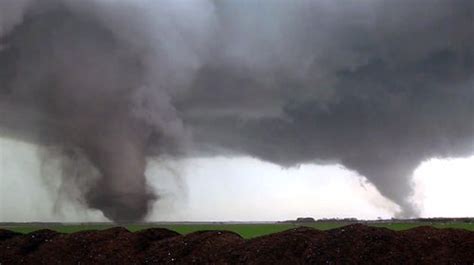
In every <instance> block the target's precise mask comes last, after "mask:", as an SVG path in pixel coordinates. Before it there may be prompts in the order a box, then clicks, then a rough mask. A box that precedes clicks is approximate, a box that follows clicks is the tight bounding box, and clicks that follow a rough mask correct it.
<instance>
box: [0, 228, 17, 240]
mask: <svg viewBox="0 0 474 265" xmlns="http://www.w3.org/2000/svg"><path fill="white" fill-rule="evenodd" d="M20 235H22V234H21V233H17V232H13V231H10V230H6V229H0V241H3V240H7V239H10V238H12V237H15V236H20Z"/></svg>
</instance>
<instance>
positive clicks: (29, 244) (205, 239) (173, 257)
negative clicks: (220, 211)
mask: <svg viewBox="0 0 474 265" xmlns="http://www.w3.org/2000/svg"><path fill="white" fill-rule="evenodd" d="M190 263H191V264H192V263H194V264H469V265H472V264H473V263H474V232H469V231H466V230H456V229H435V228H432V227H419V228H415V229H411V230H407V231H402V232H395V231H392V230H388V229H385V228H375V227H368V226H364V225H350V226H346V227H342V228H338V229H333V230H328V231H319V230H315V229H311V228H306V227H300V228H296V229H291V230H288V231H284V232H281V233H276V234H272V235H267V236H262V237H257V238H254V239H250V240H244V239H242V237H240V236H239V235H237V234H235V233H232V232H227V231H201V232H196V233H191V234H188V235H179V234H178V233H176V232H173V231H170V230H167V229H160V228H153V229H147V230H143V231H140V232H135V233H132V232H129V231H128V230H126V229H124V228H112V229H107V230H103V231H83V232H78V233H72V234H60V233H57V232H54V231H51V230H40V231H36V232H34V233H30V234H26V235H19V234H17V233H13V232H9V231H7V230H0V264H2V265H4V264H190Z"/></svg>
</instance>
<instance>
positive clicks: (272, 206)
mask: <svg viewBox="0 0 474 265" xmlns="http://www.w3.org/2000/svg"><path fill="white" fill-rule="evenodd" d="M36 152H37V148H35V146H33V145H30V144H25V143H21V142H15V141H12V140H7V139H0V159H1V160H0V161H1V162H0V221H3V222H5V221H18V222H24V221H71V222H75V221H104V220H106V219H105V218H104V217H103V215H102V214H101V213H100V212H99V211H97V210H89V209H87V208H86V207H85V206H84V205H82V204H81V203H80V201H77V200H76V201H75V200H74V199H71V196H66V197H63V198H69V199H68V200H66V201H64V200H61V195H60V194H58V193H59V192H60V188H59V187H60V185H61V180H60V177H59V176H58V175H56V176H54V175H52V176H51V178H52V180H51V179H50V180H49V181H47V182H46V181H44V179H43V178H42V177H41V176H40V173H39V172H40V170H41V163H40V161H39V159H38V156H37V153H36ZM177 163H178V162H176V161H174V162H173V161H153V162H151V163H150V165H149V167H148V169H147V178H148V181H149V182H150V183H151V184H152V186H153V187H155V188H156V189H159V190H160V194H162V196H163V197H162V199H161V200H159V201H158V202H156V203H155V204H154V205H153V210H152V211H151V213H150V214H149V216H148V217H147V220H149V221H223V220H224V221H231V220H234V221H272V220H286V219H294V218H296V217H300V216H313V217H315V218H331V217H340V218H342V217H357V218H369V219H375V218H378V217H382V218H390V217H392V216H393V215H394V214H395V212H396V211H397V210H399V208H398V206H397V205H395V204H394V203H391V202H390V201H389V200H387V199H385V198H384V197H383V196H381V195H380V193H379V192H378V191H377V190H376V188H375V187H374V186H373V185H371V184H370V183H368V182H367V180H366V179H364V178H363V177H361V176H359V175H357V174H356V173H354V172H353V171H349V170H347V169H344V168H343V167H342V166H336V165H334V166H317V165H310V164H306V165H301V166H299V167H293V168H282V167H281V166H278V165H275V164H270V163H267V162H262V161H259V160H257V159H254V158H250V157H240V158H229V157H217V158H201V159H189V160H186V161H181V162H179V165H177ZM176 168H178V169H179V171H176V170H175V169H176ZM56 170H59V168H57V169H56ZM51 171H54V170H52V169H49V172H51ZM473 171H474V157H471V158H464V159H449V160H440V159H434V160H429V161H427V162H424V163H423V164H421V165H420V166H419V167H418V169H417V170H416V171H415V173H414V175H413V178H412V181H413V182H414V185H415V188H414V190H415V194H414V195H413V196H412V200H413V201H414V203H415V204H416V205H417V206H418V207H419V208H420V209H421V216H423V217H437V216H452V217H460V216H474V208H473V207H472V205H471V204H470V203H466V202H470V201H473V200H474V194H473V193H472V192H471V187H472V186H473V185H474V180H473V178H472V176H471V175H470V172H473ZM448 175H449V176H450V177H449V178H446V176H448ZM75 196H79V195H78V194H76V195H75ZM72 197H73V198H74V195H73V196H72Z"/></svg>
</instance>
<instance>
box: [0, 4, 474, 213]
mask: <svg viewBox="0 0 474 265" xmlns="http://www.w3.org/2000/svg"><path fill="white" fill-rule="evenodd" d="M473 70H474V2H472V1H470V0H417V1H408V0H402V1H400V0H363V1H360V0H337V1H334V0H320V1H309V0H308V1H305V0H293V1H289V0H275V1H270V0H268V1H257V0H242V1H210V0H209V1H208V0H195V1H184V0H179V1H176V0H175V1H172V0H162V1H151V0H149V1H147V0H138V1H127V0H116V1H106V0H85V1H74V0H48V1H45V0H28V1H27V0H22V1H18V0H1V2H0V134H1V137H8V138H15V139H18V140H21V141H28V142H33V143H36V144H38V145H39V146H41V148H44V149H45V150H47V151H45V152H41V154H42V156H43V159H48V158H51V157H52V156H54V157H55V158H58V159H60V160H61V161H63V163H62V165H63V167H62V176H63V178H64V179H66V180H68V181H70V182H71V183H75V185H72V186H68V187H69V188H74V189H77V190H79V191H80V194H81V196H82V199H83V203H84V204H86V205H87V206H88V207H90V208H94V209H99V210H101V211H102V212H103V213H104V215H105V216H106V217H108V218H109V219H111V220H114V221H136V220H141V219H143V218H144V217H145V216H146V214H147V212H148V210H149V208H150V206H151V204H152V203H153V202H154V201H155V200H157V199H159V197H160V195H159V194H156V191H154V190H153V189H152V188H150V187H149V186H148V185H147V181H146V178H145V174H144V172H145V169H146V166H147V162H148V161H149V160H150V159H155V158H157V157H163V156H165V157H170V158H171V159H182V158H189V157H213V156H218V155H226V156H241V155H246V156H252V157H255V158H258V159H261V160H264V161H268V162H271V163H275V164H278V165H282V166H285V167H292V166H298V165H300V164H303V163H304V164H311V163H314V164H342V165H344V166H345V167H346V168H349V169H351V170H354V171H356V172H358V173H359V174H360V175H363V176H365V177H366V178H367V179H368V180H369V181H370V182H371V183H372V184H374V185H375V187H376V188H377V189H378V190H379V191H380V193H381V194H382V195H383V196H385V197H386V198H388V199H390V200H392V201H393V202H394V203H396V204H398V205H399V206H400V207H401V209H402V211H401V212H400V216H405V217H411V216H416V215H417V214H418V213H417V209H416V207H415V206H414V205H412V204H411V203H410V202H409V200H408V198H409V196H410V195H411V193H412V191H413V190H412V189H413V187H412V183H410V176H411V175H412V174H413V171H414V169H415V168H417V167H418V166H419V165H420V163H421V162H423V161H425V160H427V159H430V158H444V157H467V156H470V155H472V154H473V153H474V87H473V85H474V82H473V81H474V80H473V77H474V71H473ZM449 177H450V176H446V178H449Z"/></svg>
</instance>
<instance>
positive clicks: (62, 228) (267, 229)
mask: <svg viewBox="0 0 474 265" xmlns="http://www.w3.org/2000/svg"><path fill="white" fill-rule="evenodd" d="M344 225H346V224H345V223H335V222H328V223H324V222H318V223H313V224H305V225H304V226H309V227H313V228H316V229H319V230H328V229H332V228H337V227H341V226H344ZM370 225H371V226H376V227H386V228H389V229H392V230H397V231H398V230H406V229H410V228H414V227H417V226H423V225H429V226H433V227H437V228H458V229H466V230H470V231H474V223H436V224H432V223H383V224H382V223H380V224H377V223H373V224H370ZM298 226H301V225H297V224H284V223H274V224H269V223H265V224H261V223H260V224H158V225H148V224H136V225H125V227H126V228H127V229H128V230H130V231H139V230H143V229H147V228H151V227H161V228H167V229H170V230H174V231H176V232H178V233H180V234H188V233H192V232H196V231H203V230H228V231H233V232H235V233H238V234H240V235H241V236H242V237H244V238H252V237H256V236H261V235H267V234H272V233H276V232H280V231H284V230H288V229H291V228H295V227H298ZM111 227H114V225H108V224H98V225H96V224H82V225H67V224H64V225H57V224H55V225H48V224H41V225H27V224H22V225H13V226H11V225H8V226H5V225H0V228H3V229H8V230H12V231H16V232H20V233H29V232H32V231H36V230H39V229H45V228H47V229H51V230H55V231H58V232H62V233H73V232H77V231H84V230H102V229H107V228H111Z"/></svg>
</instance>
